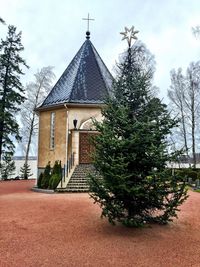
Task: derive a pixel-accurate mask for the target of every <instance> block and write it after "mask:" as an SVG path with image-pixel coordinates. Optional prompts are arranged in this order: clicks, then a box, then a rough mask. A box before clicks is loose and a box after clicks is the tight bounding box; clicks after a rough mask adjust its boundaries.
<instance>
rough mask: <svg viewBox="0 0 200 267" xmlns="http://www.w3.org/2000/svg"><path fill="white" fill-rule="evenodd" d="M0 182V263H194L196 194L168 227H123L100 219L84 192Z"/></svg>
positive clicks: (199, 255)
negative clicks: (50, 190) (47, 191)
mask: <svg viewBox="0 0 200 267" xmlns="http://www.w3.org/2000/svg"><path fill="white" fill-rule="evenodd" d="M33 185H34V181H10V182H0V267H15V266H17V267H29V266H34V267H40V266H48V267H49V266H50V267H51V266H52V267H57V266H58V267H59V266H65V267H68V266H69V267H73V266H74V267H79V266H91V267H96V266H97V267H98V266H101V267H104V266H115V267H117V266H131V267H132V266H136V267H140V266H142V267H146V266H148V267H162V266H166V267H176V266H181V267H189V266H195V267H199V266H200V193H194V192H190V197H189V199H188V200H187V201H186V203H185V204H184V205H183V206H182V210H181V212H180V213H179V219H178V220H176V221H175V222H174V223H172V224H170V225H168V226H158V225H153V226H152V227H149V228H148V229H147V228H143V229H127V228H124V227H122V226H115V227H113V226H112V225H110V224H108V223H107V221H106V220H105V219H103V220H102V219H100V209H99V208H98V206H97V205H94V204H93V202H92V200H91V199H90V198H89V196H88V195H87V194H53V195H49V194H42V193H35V192H31V191H30V188H31V187H32V186H33Z"/></svg>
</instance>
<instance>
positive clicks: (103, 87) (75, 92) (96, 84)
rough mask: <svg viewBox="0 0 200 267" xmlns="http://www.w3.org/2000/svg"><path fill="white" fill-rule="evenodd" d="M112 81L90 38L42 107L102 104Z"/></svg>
mask: <svg viewBox="0 0 200 267" xmlns="http://www.w3.org/2000/svg"><path fill="white" fill-rule="evenodd" d="M112 81H113V77H112V75H111V74H110V72H109V70H108V69H107V67H106V65H105V64H104V62H103V61H102V59H101V57H100V56H99V54H98V52H97V51H96V49H95V47H94V46H93V44H92V43H91V41H90V40H89V38H88V39H87V40H86V41H85V42H84V43H83V45H82V46H81V48H80V50H79V51H78V53H77V54H76V55H75V57H74V58H73V60H72V61H71V63H70V64H69V66H68V67H67V69H66V70H65V71H64V73H63V74H62V76H61V77H60V79H59V80H58V81H57V83H56V84H55V86H54V87H53V89H52V90H51V92H50V93H49V95H48V96H47V98H46V99H45V100H44V102H43V104H42V105H41V106H40V108H42V107H48V106H54V105H59V104H63V103H77V104H102V103H103V101H104V99H105V97H106V96H107V95H108V94H109V91H110V89H111V86H112Z"/></svg>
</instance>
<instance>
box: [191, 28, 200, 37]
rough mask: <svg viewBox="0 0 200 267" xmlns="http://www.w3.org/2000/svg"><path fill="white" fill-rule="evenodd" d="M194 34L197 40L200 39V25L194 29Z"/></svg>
mask: <svg viewBox="0 0 200 267" xmlns="http://www.w3.org/2000/svg"><path fill="white" fill-rule="evenodd" d="M192 34H193V35H194V37H195V38H196V39H199V38H200V26H199V25H196V26H194V27H192Z"/></svg>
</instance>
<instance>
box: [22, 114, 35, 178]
mask: <svg viewBox="0 0 200 267" xmlns="http://www.w3.org/2000/svg"><path fill="white" fill-rule="evenodd" d="M34 121H35V114H34V113H33V118H32V120H31V125H30V132H29V137H28V143H27V148H26V155H25V162H24V166H25V169H24V179H28V176H27V167H28V156H29V151H30V145H31V140H32V134H33V130H34Z"/></svg>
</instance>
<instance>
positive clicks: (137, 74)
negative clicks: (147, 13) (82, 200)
mask: <svg viewBox="0 0 200 267" xmlns="http://www.w3.org/2000/svg"><path fill="white" fill-rule="evenodd" d="M152 60H153V58H152V57H151V56H150V54H149V53H146V49H145V46H144V45H142V44H139V45H137V43H136V44H135V45H134V46H132V48H129V49H128V51H127V53H125V56H124V58H123V60H122V63H121V64H119V65H118V77H117V79H116V81H115V82H114V86H113V94H112V96H111V97H109V98H108V99H107V100H106V107H105V108H104V109H103V111H102V115H103V117H104V120H103V123H98V122H94V123H95V126H96V129H97V130H98V131H99V135H97V136H96V137H95V139H94V140H93V142H94V146H95V149H96V150H95V151H96V152H95V155H94V165H95V168H96V170H97V173H96V175H90V178H91V179H90V180H91V181H90V191H91V193H90V195H91V197H92V198H93V199H94V200H95V202H97V203H99V204H100V206H101V208H102V216H105V217H107V218H108V220H109V222H111V223H115V222H121V223H123V224H124V225H127V226H141V225H143V224H144V223H146V222H151V221H155V222H159V223H167V222H168V221H170V220H171V219H172V217H176V216H177V215H176V212H177V210H178V206H179V205H180V204H181V203H182V202H183V201H184V200H185V199H186V197H187V195H186V189H185V182H184V181H183V180H182V178H180V177H178V176H174V175H171V174H170V173H169V171H167V170H166V163H167V162H168V161H170V160H173V158H174V157H175V155H169V153H168V149H167V148H168V142H167V136H168V135H169V134H170V132H171V129H172V128H173V127H174V126H175V125H177V121H175V120H174V119H172V118H171V117H170V115H169V113H168V111H167V106H166V105H165V104H162V103H161V101H160V100H159V99H158V98H157V97H155V94H154V93H152V78H153V73H154V69H153V64H152Z"/></svg>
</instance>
